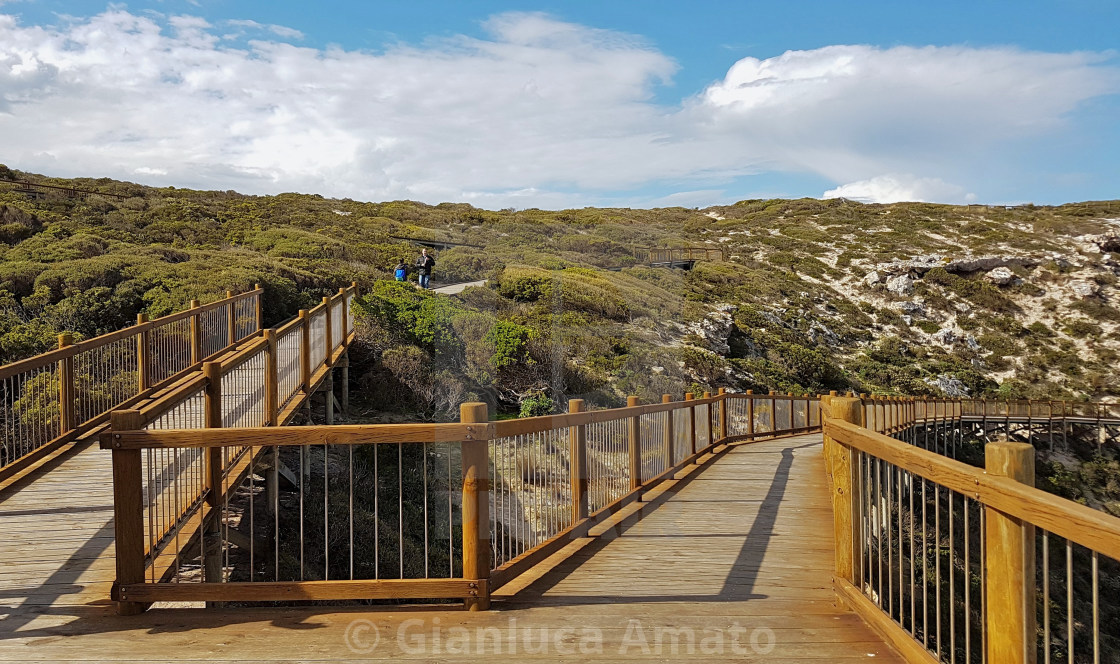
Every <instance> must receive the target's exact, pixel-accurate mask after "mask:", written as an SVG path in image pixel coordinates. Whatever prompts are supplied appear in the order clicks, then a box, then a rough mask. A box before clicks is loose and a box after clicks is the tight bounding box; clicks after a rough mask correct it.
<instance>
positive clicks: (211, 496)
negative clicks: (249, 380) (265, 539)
mask: <svg viewBox="0 0 1120 664" xmlns="http://www.w3.org/2000/svg"><path fill="white" fill-rule="evenodd" d="M202 374H203V375H204V376H206V406H205V408H206V428H207V429H220V428H222V364H221V362H206V363H204V364H203V365H202ZM205 454H206V457H205V464H206V465H205V482H206V505H207V507H208V515H207V517H208V518H206V520H205V523H204V524H203V531H204V535H203V538H202V540H203V541H202V544H201V546H202V560H203V579H204V580H205V581H207V582H209V583H216V582H219V581H221V580H222V560H221V550H220V548H221V547H220V542H219V541H218V540H219V538H220V535H219V532H220V526H221V524H219V523H218V516H219V514H220V511H219V510H220V509H221V507H222V502H223V497H224V496H223V495H222V494H223V492H224V487H223V486H222V471H223V468H222V448H221V447H207V448H206V453H205ZM216 545H217V546H216Z"/></svg>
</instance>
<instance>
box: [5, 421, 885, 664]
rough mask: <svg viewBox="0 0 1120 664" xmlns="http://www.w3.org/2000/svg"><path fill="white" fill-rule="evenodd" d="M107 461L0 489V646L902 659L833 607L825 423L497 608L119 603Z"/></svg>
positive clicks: (178, 654) (16, 651) (120, 652)
mask: <svg viewBox="0 0 1120 664" xmlns="http://www.w3.org/2000/svg"><path fill="white" fill-rule="evenodd" d="M108 465H109V464H108V454H106V453H104V452H101V451H100V450H96V449H88V450H84V451H80V452H79V453H77V454H75V455H72V456H71V457H70V458H69V459H67V460H65V461H64V462H62V463H60V464H58V465H57V467H55V468H53V469H52V470H51V471H50V472H49V474H47V475H46V476H44V477H43V478H42V479H38V480H36V481H35V482H33V483H29V484H26V485H24V486H22V487H21V486H18V485H17V486H16V487H14V488H13V489H10V490H8V491H7V492H6V493H5V494H4V495H3V502H2V503H0V528H2V529H3V531H2V533H0V535H2V539H0V556H2V559H3V560H4V561H5V564H4V566H3V568H0V570H2V571H0V593H2V594H3V606H4V607H5V608H4V609H3V616H2V618H0V661H21V662H26V661H130V662H131V661H151V662H166V661H192V660H194V661H202V660H208V661H234V660H252V661H300V660H315V661H350V660H354V659H356V658H358V657H359V655H360V656H361V658H370V659H379V658H390V657H393V658H403V659H413V660H426V661H441V662H442V661H468V660H470V661H478V659H479V653H480V652H481V653H483V654H497V655H500V656H501V657H502V658H503V659H508V661H524V660H528V659H547V660H557V659H560V658H562V657H564V656H565V655H569V653H577V654H578V653H580V649H581V647H582V648H583V649H584V651H585V652H584V654H582V655H580V659H581V660H582V661H584V662H595V661H617V660H618V659H637V660H646V661H679V660H680V659H682V658H684V657H688V656H689V654H690V653H691V656H692V657H696V658H703V659H705V660H714V661H752V660H755V661H757V660H765V661H805V660H819V661H856V660H860V661H867V660H868V659H870V658H872V657H874V659H875V661H888V662H893V661H901V660H899V659H898V658H897V657H896V656H895V655H894V653H893V652H892V651H891V650H890V649H889V648H887V647H886V646H885V645H883V643H882V641H881V640H879V639H878V637H877V636H876V635H875V634H874V633H873V632H872V631H871V630H870V629H869V628H867V627H866V626H865V625H864V624H863V623H862V622H861V621H860V619H859V618H858V617H856V616H855V615H854V614H851V613H848V612H846V611H844V610H841V609H838V608H837V607H836V606H835V602H834V595H833V591H832V589H831V586H830V579H831V576H832V566H833V558H832V549H831V541H832V540H831V515H830V511H829V510H830V508H829V505H828V496H827V491H826V489H825V482H824V468H823V464H822V460H821V446H820V435H819V434H814V435H810V436H801V437H795V438H785V439H779V440H775V441H769V442H762V443H756V444H753V445H742V446H737V447H733V448H732V449H731V450H730V451H729V452H728V453H727V454H725V455H723V456H722V457H721V458H719V459H718V460H716V461H714V462H713V463H712V464H711V465H710V466H709V467H707V468H705V469H703V470H702V471H700V472H699V473H696V474H693V475H692V476H691V477H690V478H689V479H686V480H682V481H680V482H678V483H677V484H676V485H672V486H670V487H668V488H667V489H666V490H664V491H662V492H661V494H660V495H659V494H653V495H651V496H649V499H648V501H647V502H646V503H644V504H642V505H635V506H633V507H634V508H635V509H637V508H640V509H643V510H644V511H645V512H646V515H645V516H644V518H642V519H641V520H640V521H634V522H633V523H629V521H624V527H623V528H622V530H623V532H622V534H621V535H620V536H618V537H605V538H597V539H584V540H579V541H576V542H574V543H573V544H572V545H570V546H569V548H568V550H566V551H564V552H561V553H560V554H557V556H556V557H555V558H556V560H557V561H558V563H557V564H556V565H555V566H554V567H553V568H552V569H551V570H547V571H542V572H540V573H538V576H537V577H536V578H531V579H524V578H523V579H518V580H516V581H515V582H513V583H511V584H510V585H508V586H507V587H505V588H503V589H502V593H501V594H500V595H499V596H496V597H495V599H496V600H497V601H495V603H494V610H492V611H488V612H479V613H467V612H463V611H431V610H422V611H421V610H414V609H409V608H401V607H397V608H394V609H390V608H381V607H373V608H372V610H370V608H368V607H367V608H365V609H362V608H345V609H343V608H339V607H321V608H317V609H280V610H278V609H232V608H231V609H209V610H198V609H181V608H162V609H160V610H154V611H150V612H148V613H145V614H143V615H140V616H133V617H119V616H116V615H115V614H114V613H113V607H112V605H111V603H110V602H109V601H108V588H109V583H110V581H111V579H112V578H113V560H112V556H113V549H112V544H111V542H112V540H111V536H112V523H111V512H112V510H111V507H110V506H111V482H110V479H109V471H108ZM633 511H634V510H633V509H631V510H629V512H633ZM626 514H627V513H623V514H622V515H620V517H623V518H624V517H625V516H626ZM608 526H609V524H608ZM603 529H604V527H600V530H603ZM536 569H541V570H543V569H544V566H541V567H538V568H536ZM409 621H411V622H409ZM461 627H465V628H467V629H466V631H463V630H461V629H459V628H461ZM479 628H493V629H490V630H483V631H481V632H480V631H478V629H479ZM375 632H376V633H377V634H378V635H379V637H380V638H379V640H378V641H377V643H376V645H375V644H374V636H373V635H374V633H375ZM542 636H545V637H546V640H545V645H544V646H543V647H542V646H541V637H542ZM421 639H423V641H421ZM674 642H675V643H676V646H675V648H676V650H675V651H674V649H673V648H674V645H673V643H674ZM348 643H349V644H350V646H353V648H354V649H353V650H352V649H351V648H350V647H348V645H347V644H348ZM659 643H660V645H659ZM421 644H422V645H421ZM463 648H469V652H470V654H465V653H464V652H463ZM530 650H533V652H530ZM569 658H570V655H569Z"/></svg>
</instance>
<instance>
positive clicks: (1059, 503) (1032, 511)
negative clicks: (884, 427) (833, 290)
mask: <svg viewBox="0 0 1120 664" xmlns="http://www.w3.org/2000/svg"><path fill="white" fill-rule="evenodd" d="M824 433H825V435H826V436H828V437H829V438H831V439H832V440H834V441H836V442H838V443H841V444H843V445H847V446H849V447H851V448H853V449H857V450H860V451H861V452H865V453H867V454H870V455H871V456H874V457H876V458H879V459H882V460H884V461H886V462H888V463H890V464H892V465H894V466H897V467H899V468H901V469H903V470H905V471H906V472H909V473H913V474H914V475H918V476H919V477H923V478H925V479H927V480H930V481H931V482H934V483H936V484H938V485H940V486H943V487H946V488H948V489H951V490H953V491H956V492H957V493H960V494H963V495H965V496H968V497H969V498H972V499H973V500H976V501H979V502H981V503H983V504H985V505H988V506H990V507H994V508H996V509H998V510H1000V511H1001V512H1005V513H1007V514H1010V515H1012V516H1014V517H1017V518H1020V519H1023V520H1024V521H1026V522H1028V523H1032V524H1034V525H1036V526H1040V527H1042V528H1045V529H1046V530H1048V531H1050V532H1052V533H1054V534H1055V535H1059V536H1061V537H1064V538H1066V539H1068V540H1070V541H1072V542H1076V543H1077V544H1080V545H1082V546H1085V547H1089V548H1091V549H1094V550H1096V551H1099V552H1100V553H1103V554H1105V555H1107V556H1110V557H1112V558H1115V559H1117V560H1120V518H1117V517H1114V516H1111V515H1109V514H1106V513H1104V512H1101V511H1100V510H1095V509H1093V508H1091V507H1086V506H1085V505H1080V504H1078V503H1075V502H1073V501H1072V500H1067V499H1065V498H1062V497H1060V496H1055V495H1053V494H1050V493H1046V492H1045V491H1042V490H1041V489H1036V488H1034V487H1029V486H1026V485H1024V484H1020V483H1019V482H1016V481H1014V480H1010V479H1006V478H1003V477H996V476H993V475H990V474H989V473H988V472H986V471H984V470H982V469H978V468H974V467H973V466H969V465H968V464H965V463H961V462H960V461H956V460H954V459H949V458H947V457H944V456H942V455H940V454H937V453H935V452H930V451H927V450H923V449H921V448H919V447H914V446H913V445H907V444H906V443H903V442H900V441H897V440H895V439H893V438H890V437H889V436H885V435H883V434H881V433H876V432H874V431H869V430H867V429H865V428H863V427H860V426H858V425H855V424H851V423H848V422H843V421H839V420H836V419H829V420H827V421H826V422H825V424H824Z"/></svg>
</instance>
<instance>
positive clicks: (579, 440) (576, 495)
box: [568, 399, 588, 526]
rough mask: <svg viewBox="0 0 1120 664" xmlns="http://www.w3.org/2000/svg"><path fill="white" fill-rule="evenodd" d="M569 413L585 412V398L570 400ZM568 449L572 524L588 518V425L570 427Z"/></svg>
mask: <svg viewBox="0 0 1120 664" xmlns="http://www.w3.org/2000/svg"><path fill="white" fill-rule="evenodd" d="M568 412H569V413H582V412H583V399H569V400H568ZM568 451H569V455H570V456H569V458H570V459H571V471H570V472H569V476H570V479H571V483H572V525H573V526H574V525H575V524H577V523H579V522H580V521H583V520H584V519H586V518H587V515H588V504H587V426H586V425H582V424H581V425H578V426H574V427H568Z"/></svg>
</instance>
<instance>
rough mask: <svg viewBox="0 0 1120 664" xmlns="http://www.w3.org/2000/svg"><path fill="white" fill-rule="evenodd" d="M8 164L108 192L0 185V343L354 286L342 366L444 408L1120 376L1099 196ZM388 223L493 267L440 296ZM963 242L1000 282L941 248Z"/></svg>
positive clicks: (409, 402)
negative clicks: (842, 193) (648, 204)
mask: <svg viewBox="0 0 1120 664" xmlns="http://www.w3.org/2000/svg"><path fill="white" fill-rule="evenodd" d="M5 177H6V178H8V179H16V178H25V177H26V178H29V179H32V180H34V181H36V182H43V183H55V184H66V185H68V186H76V187H81V188H84V189H95V190H98V191H103V192H107V193H115V194H121V195H123V196H125V198H123V199H120V200H118V199H111V198H107V197H100V196H91V197H88V198H86V199H84V200H77V199H73V198H66V197H59V196H50V197H46V198H41V199H31V198H28V197H26V196H25V195H22V194H19V193H16V192H15V191H14V189H15V187H14V186H12V185H10V184H8V185H0V240H2V243H0V360H3V361H11V360H13V359H17V358H20V357H25V356H28V355H31V354H34V353H37V352H41V351H43V350H46V349H48V348H50V347H52V346H53V345H54V343H55V335H56V334H57V333H58V332H60V331H63V330H70V331H74V332H76V333H78V334H79V335H81V336H86V337H88V336H92V335H96V334H99V333H102V332H106V331H108V330H112V329H116V328H119V327H122V326H124V325H127V324H129V323H130V322H131V321H133V320H135V316H136V314H137V313H138V312H141V311H143V312H146V313H148V314H149V315H150V316H158V315H161V314H165V313H168V312H170V311H173V310H176V309H178V308H180V307H182V306H184V305H185V304H186V302H187V301H188V300H189V299H191V298H200V299H203V300H205V299H211V298H214V297H217V296H219V295H220V294H222V293H223V292H224V291H225V290H227V289H234V290H242V289H246V288H249V287H250V286H251V285H252V284H254V283H257V282H259V283H262V284H264V286H265V288H266V298H265V317H266V319H267V320H266V323H270V324H271V323H275V322H278V321H280V320H282V319H284V318H286V317H288V316H290V315H292V314H293V313H294V312H295V311H296V310H297V309H299V308H301V307H306V306H309V305H311V304H313V303H314V302H316V301H317V300H318V299H319V298H320V297H321V296H322V295H324V294H326V293H328V292H333V291H335V290H336V289H337V288H338V287H339V286H340V285H343V284H346V283H349V282H350V281H352V280H355V281H357V282H358V283H359V284H360V285H361V287H362V289H363V292H364V293H365V295H364V296H363V298H362V301H361V303H360V307H359V313H360V330H361V333H362V334H361V343H360V346H359V348H357V349H355V352H354V354H355V361H356V363H357V365H358V369H359V370H358V371H356V372H354V373H353V376H354V379H355V380H356V381H357V382H358V385H357V386H356V387H358V388H360V389H359V390H357V391H356V392H357V393H358V394H359V395H360V396H361V398H362V399H364V403H365V404H366V405H367V407H368V409H369V410H371V411H377V412H384V411H398V412H400V413H402V414H403V413H416V412H417V411H419V412H422V413H424V414H425V416H428V417H432V418H445V417H449V416H451V415H452V414H453V412H454V410H455V406H456V404H457V403H458V402H459V401H461V400H464V399H468V398H478V399H483V400H486V401H488V402H490V403H491V404H493V405H494V407H495V408H496V409H497V410H498V411H499V412H505V413H511V414H519V413H533V412H547V411H548V410H551V409H552V408H553V407H554V404H561V403H563V402H564V400H565V399H567V398H568V397H572V396H581V397H584V398H586V399H589V400H590V401H592V402H593V403H595V404H599V405H606V404H617V403H620V402H621V401H622V399H623V398H624V396H625V395H626V394H638V395H640V396H642V397H644V398H647V399H653V398H657V397H658V396H659V395H660V394H661V393H663V392H672V393H676V394H679V393H681V392H683V391H686V390H692V391H696V392H699V391H703V390H712V389H715V388H717V387H729V388H732V389H755V390H769V389H777V390H779V391H782V392H785V391H795V392H804V391H824V390H828V389H854V390H856V391H865V392H882V393H909V394H938V393H941V392H942V391H948V392H950V393H957V394H963V393H967V394H969V395H972V396H980V395H985V396H999V397H1012V398H1014V397H1034V398H1071V399H1087V398H1103V397H1109V396H1113V395H1116V394H1118V393H1120V381H1116V380H1115V366H1116V362H1117V359H1118V358H1120V308H1118V307H1117V306H1116V301H1117V300H1116V295H1117V288H1116V285H1117V281H1118V276H1117V275H1118V274H1120V266H1118V263H1117V262H1116V261H1115V260H1113V259H1112V257H1111V253H1110V252H1111V251H1117V250H1120V240H1117V239H1116V236H1117V233H1118V232H1120V219H1117V217H1120V204H1115V203H1109V202H1100V203H1079V204H1072V205H1065V206H1060V207H1037V206H1022V207H1018V208H1014V209H1005V208H1002V207H1000V208H988V207H983V206H971V207H960V206H944V205H929V204H894V205H862V204H858V203H853V202H850V201H845V200H829V201H821V200H815V199H802V200H766V201H763V200H751V201H742V202H740V203H737V204H735V205H731V206H719V207H712V208H708V209H705V210H695V209H686V208H666V209H656V210H630V209H594V208H587V209H582V210H562V211H554V212H550V211H542V210H522V211H516V210H503V211H488V210H481V209H477V208H474V207H471V206H469V205H465V204H452V203H444V204H440V205H436V206H430V205H424V204H421V203H415V202H410V201H393V202H388V203H362V202H357V201H352V200H332V199H325V198H323V197H321V196H315V195H300V194H281V195H278V196H246V195H241V194H238V193H236V192H232V191H228V192H204V191H189V190H181V189H174V188H165V189H155V188H150V187H143V186H140V185H136V184H130V183H125V182H117V181H112V180H105V179H102V180H90V179H78V180H53V179H49V178H43V177H40V176H34V175H28V174H23V173H19V172H17V171H11V170H8V169H7V168H0V179H2V178H5ZM401 236H408V237H417V238H425V239H445V240H452V241H460V242H468V243H470V244H474V245H479V246H475V247H466V246H465V247H457V248H454V249H450V250H447V251H443V252H441V253H440V254H439V256H438V262H437V265H436V273H435V276H436V278H437V280H440V281H442V282H444V283H450V282H457V281H465V280H471V279H481V278H486V279H488V280H489V282H488V284H487V286H486V287H477V288H470V289H468V290H466V291H465V292H464V293H463V294H462V295H461V296H460V297H458V298H448V297H446V296H438V295H433V294H431V293H425V292H421V291H417V290H415V289H413V288H411V287H410V286H408V285H401V284H397V283H392V282H390V281H388V277H389V273H390V270H391V268H392V267H393V266H394V265H395V264H396V263H397V261H398V260H400V259H401V258H404V259H405V260H406V261H407V262H411V261H412V258H413V257H414V256H415V250H414V248H412V247H411V246H410V245H408V244H407V243H406V242H404V241H402V240H399V239H396V238H397V237H401ZM1110 238H1111V239H1110ZM1094 243H1095V244H1094ZM1110 243H1111V244H1110ZM634 245H655V246H690V245H692V246H701V245H702V246H712V247H722V248H725V249H726V250H727V253H728V255H729V260H727V261H721V262H701V263H698V264H697V265H696V267H695V269H693V270H691V271H681V270H668V269H664V268H648V267H642V266H635V265H634V259H633V257H632V253H631V247H633V246H634ZM977 256H992V257H995V258H996V259H997V260H996V261H995V262H996V263H998V264H999V265H1000V266H1002V267H1005V269H1007V270H1009V271H1010V273H1009V274H1010V276H1009V278H1007V279H1005V280H1003V282H997V281H995V280H993V279H992V278H990V277H988V276H987V275H986V272H987V270H988V269H990V267H991V263H989V264H986V265H985V266H983V267H980V268H976V267H975V266H973V267H971V268H970V267H969V266H967V265H965V266H964V267H962V266H961V265H960V264H955V263H954V261H957V262H958V263H959V260H958V259H967V258H969V257H977ZM915 258H919V261H917V262H918V263H921V265H919V266H917V267H914V266H906V265H903V267H901V268H900V267H898V266H897V265H896V266H894V267H892V266H891V265H890V264H891V262H892V261H896V260H904V261H909V260H912V259H915ZM923 261H924V263H923ZM927 264H928V265H927ZM606 268H616V271H608V270H607V269H606Z"/></svg>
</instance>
